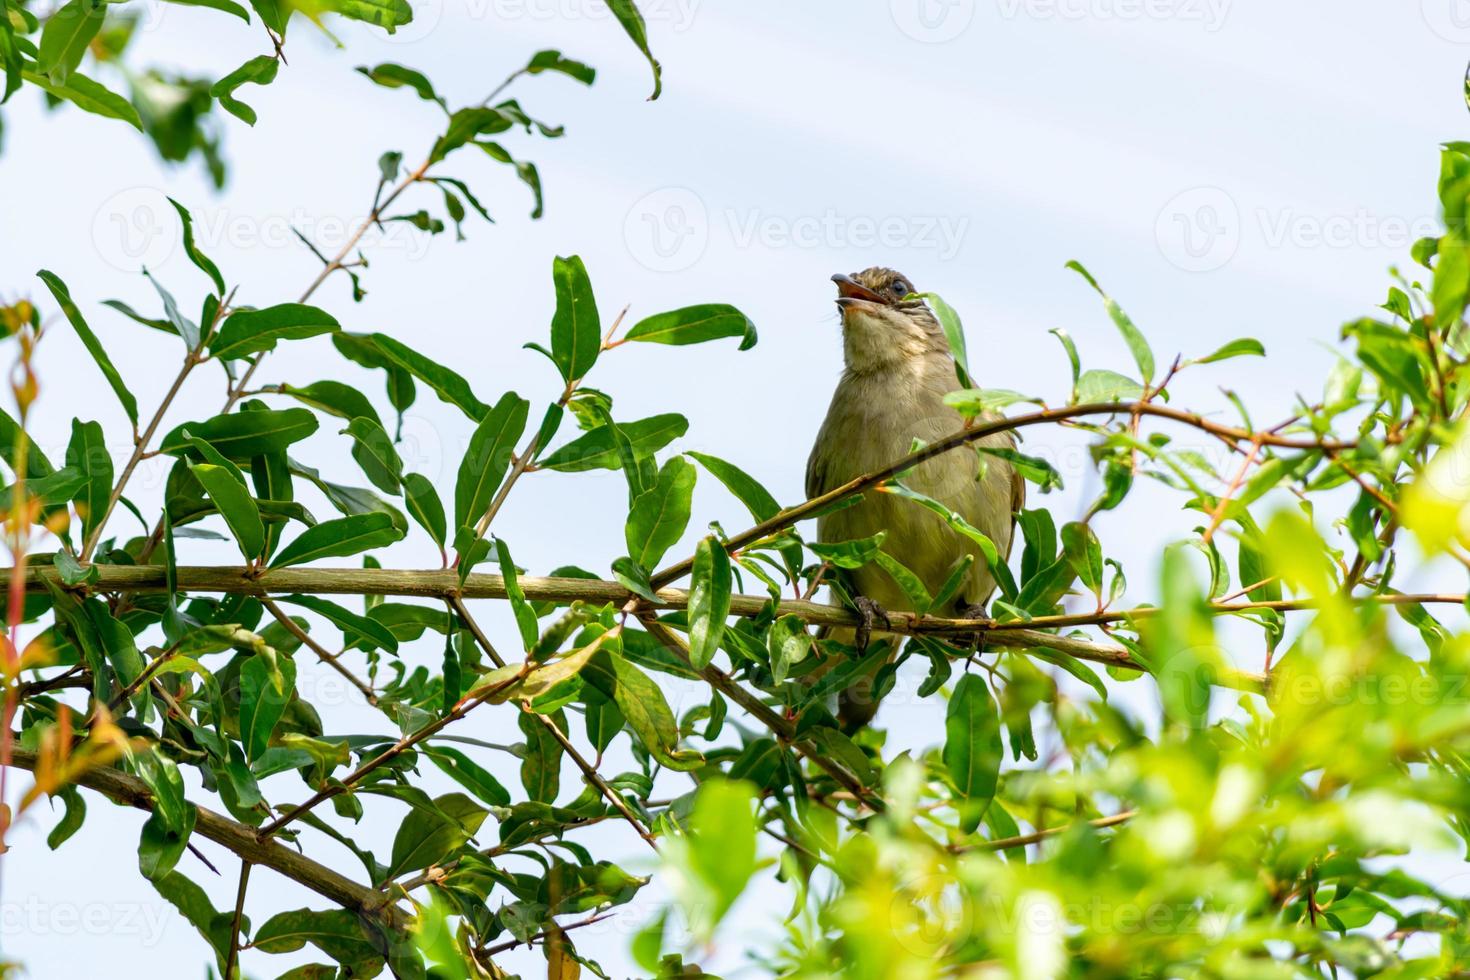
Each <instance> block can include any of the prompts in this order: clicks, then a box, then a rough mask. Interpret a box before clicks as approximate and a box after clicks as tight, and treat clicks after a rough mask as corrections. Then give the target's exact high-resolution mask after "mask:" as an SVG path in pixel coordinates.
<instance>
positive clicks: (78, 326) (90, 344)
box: [36, 0, 138, 429]
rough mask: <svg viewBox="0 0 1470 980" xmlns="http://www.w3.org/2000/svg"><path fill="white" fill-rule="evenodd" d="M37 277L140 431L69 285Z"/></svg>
mask: <svg viewBox="0 0 1470 980" xmlns="http://www.w3.org/2000/svg"><path fill="white" fill-rule="evenodd" d="M73 2H76V0H73ZM68 6H70V4H68ZM62 9H65V8H62ZM36 275H37V276H39V277H40V279H41V281H42V282H44V283H45V284H46V288H48V289H50V290H51V295H52V296H54V297H56V302H57V304H58V305H59V306H60V307H61V312H63V313H65V314H66V319H67V321H68V322H69V323H70V324H71V325H72V329H73V330H75V331H76V332H77V336H78V337H80V338H81V340H82V346H84V347H86V348H87V353H89V354H91V355H92V360H93V361H95V362H97V366H98V367H99V368H101V369H102V374H103V376H104V377H105V378H107V383H108V384H109V385H111V386H112V391H113V394H115V395H117V400H118V401H119V402H121V403H122V407H123V411H125V412H127V414H128V420H129V421H130V422H132V423H133V427H134V429H136V428H137V426H138V400H137V399H136V398H134V397H133V393H132V392H131V391H129V390H128V386H127V385H126V384H124V383H123V379H122V375H120V374H118V373H117V368H115V367H113V364H112V358H110V357H108V356H107V351H106V350H104V349H103V347H102V341H100V340H98V339H97V335H96V334H95V333H93V332H92V328H91V327H89V326H87V321H86V320H85V319H84V318H83V317H82V311H81V310H79V309H77V304H76V303H74V302H73V301H72V298H71V292H70V290H68V289H67V288H66V283H64V282H62V281H61V279H60V278H58V277H57V276H56V274H55V273H52V272H47V271H46V270H45V269H42V270H41V271H40V272H38V273H36Z"/></svg>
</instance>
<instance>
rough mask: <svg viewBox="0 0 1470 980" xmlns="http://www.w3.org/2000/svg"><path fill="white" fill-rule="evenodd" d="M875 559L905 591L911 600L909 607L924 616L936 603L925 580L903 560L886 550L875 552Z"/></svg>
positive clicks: (905, 594)
mask: <svg viewBox="0 0 1470 980" xmlns="http://www.w3.org/2000/svg"><path fill="white" fill-rule="evenodd" d="M873 560H874V561H876V562H877V563H878V567H879V568H881V569H883V571H885V572H887V573H888V577H889V578H891V579H893V581H894V583H895V584H897V585H898V587H899V588H900V589H901V590H902V591H903V594H904V596H905V598H907V599H908V601H909V608H910V609H911V610H912V611H913V612H915V613H918V614H919V615H921V616H922V615H923V614H925V613H927V612H928V611H929V607H930V606H932V605H934V598H933V596H931V595H930V594H929V590H928V588H926V587H925V585H924V580H923V579H921V578H919V576H918V575H916V574H914V572H913V571H912V570H911V569H910V568H909V567H908V566H907V565H905V564H904V563H903V562H901V561H899V560H898V559H897V558H895V557H893V556H892V555H890V554H888V553H887V552H884V551H879V552H877V553H875V554H874V555H873Z"/></svg>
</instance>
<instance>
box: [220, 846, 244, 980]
mask: <svg viewBox="0 0 1470 980" xmlns="http://www.w3.org/2000/svg"><path fill="white" fill-rule="evenodd" d="M249 884H250V862H249V861H245V860H241V862H240V889H239V891H237V892H236V893H235V916H234V918H233V919H231V920H230V952H229V956H228V958H227V959H226V960H225V976H224V980H235V964H236V963H237V962H238V961H239V958H240V920H241V919H242V918H243V917H244V914H245V889H246V887H247V886H248V885H249Z"/></svg>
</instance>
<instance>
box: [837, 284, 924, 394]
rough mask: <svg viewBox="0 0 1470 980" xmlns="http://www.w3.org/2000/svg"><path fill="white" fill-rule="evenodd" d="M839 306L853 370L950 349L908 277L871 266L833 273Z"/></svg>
mask: <svg viewBox="0 0 1470 980" xmlns="http://www.w3.org/2000/svg"><path fill="white" fill-rule="evenodd" d="M832 281H833V282H835V283H836V284H837V306H838V308H839V309H840V310H841V311H842V335H843V353H844V356H845V358H846V361H847V366H848V368H849V369H850V370H853V371H872V370H877V369H880V368H884V367H890V366H893V365H895V364H897V363H899V362H901V361H904V360H907V359H909V358H914V357H924V356H927V355H931V354H943V355H947V354H948V353H949V344H948V343H947V342H946V341H945V339H944V329H943V328H942V327H940V325H939V320H938V319H937V318H935V316H934V313H933V311H931V310H930V309H929V307H928V305H927V304H926V303H925V302H924V301H923V300H922V299H920V298H919V297H918V296H916V295H915V290H914V287H913V284H912V283H911V282H909V279H908V277H907V276H905V275H903V274H902V273H900V272H895V271H894V270H892V269H884V268H879V267H876V266H875V267H874V268H871V269H864V270H863V271H862V272H855V273H853V274H852V275H850V276H849V275H841V274H838V275H835V276H833V277H832Z"/></svg>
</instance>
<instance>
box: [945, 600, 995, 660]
mask: <svg viewBox="0 0 1470 980" xmlns="http://www.w3.org/2000/svg"><path fill="white" fill-rule="evenodd" d="M959 618H960V619H989V618H990V615H989V611H988V610H987V609H986V608H985V606H984V604H983V603H979V602H972V603H970V604H968V605H966V606H963V607H961V609H960V610H959ZM954 644H955V646H957V647H959V648H960V649H961V650H968V651H972V652H974V653H980V652H981V651H982V650H983V649H984V646H985V630H976V631H975V632H973V633H961V634H959V635H957V636H955V637H954Z"/></svg>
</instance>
